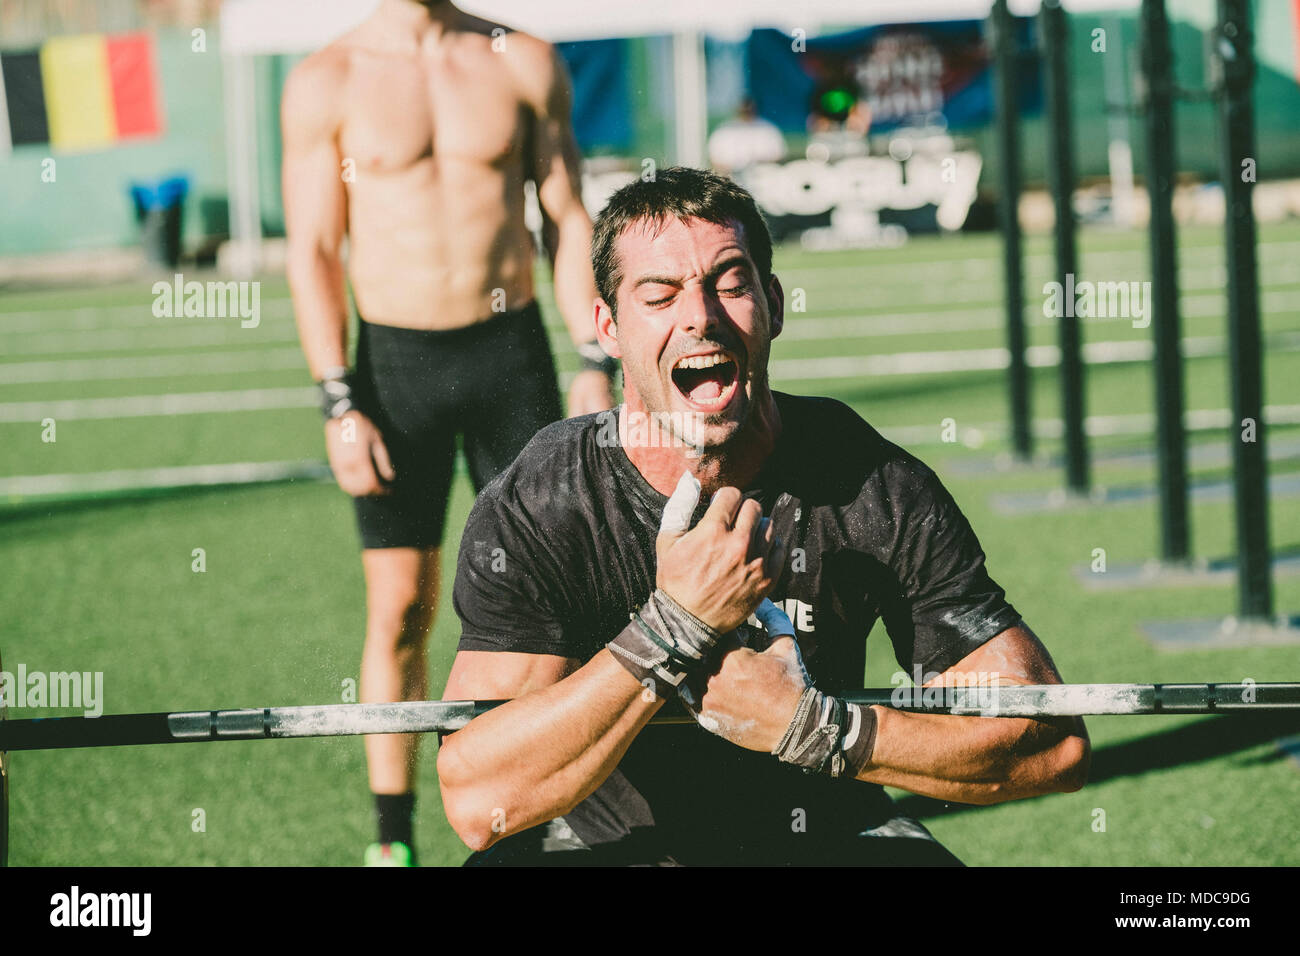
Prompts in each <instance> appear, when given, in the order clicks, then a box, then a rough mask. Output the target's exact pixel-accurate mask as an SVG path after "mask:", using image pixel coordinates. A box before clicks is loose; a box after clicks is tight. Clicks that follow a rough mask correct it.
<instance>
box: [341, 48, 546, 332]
mask: <svg viewBox="0 0 1300 956" xmlns="http://www.w3.org/2000/svg"><path fill="white" fill-rule="evenodd" d="M470 42H471V43H473V44H476V45H480V46H482V47H483V49H482V50H477V49H474V48H470V49H455V50H452V51H447V52H439V53H424V52H421V53H418V54H415V55H406V56H392V55H382V54H379V53H376V52H371V51H369V50H364V49H357V50H353V51H351V52H350V55H349V58H348V60H349V66H348V79H347V86H346V92H345V95H344V102H343V104H342V108H343V116H342V123H341V127H340V131H339V136H338V147H339V153H340V157H341V160H340V174H341V175H342V176H343V178H344V183H345V184H346V187H347V192H348V203H347V211H348V236H349V246H350V251H349V273H350V277H351V279H352V287H353V292H354V295H355V296H356V300H357V308H358V311H359V312H360V313H361V315H363V316H365V318H366V319H367V320H368V321H371V322H375V323H380V324H384V325H394V326H403V327H409V328H421V329H448V328H458V327H461V326H465V325H470V324H472V323H474V322H477V321H481V320H482V319H484V318H487V317H489V316H491V315H492V314H493V312H494V311H501V310H502V309H503V308H515V307H518V306H520V305H522V304H524V303H526V302H527V301H528V300H529V299H531V298H532V297H533V283H532V240H531V237H530V235H529V233H528V230H527V229H526V228H525V226H524V214H523V213H524V202H523V183H524V178H525V175H526V170H525V156H526V153H525V145H526V141H527V137H528V129H529V123H530V122H531V111H530V110H529V109H528V108H527V106H526V105H524V104H523V103H522V102H521V101H520V98H519V95H518V93H517V91H516V90H515V89H514V88H513V86H512V83H511V77H510V75H509V71H508V70H506V69H505V67H504V64H503V62H502V57H501V56H500V55H499V54H494V53H492V52H491V50H490V46H489V41H488V40H487V39H485V38H477V37H476V38H473V39H472V41H470ZM484 57H486V58H490V62H489V63H488V64H483V63H481V62H477V61H478V60H481V59H482V58H484ZM496 290H504V291H503V292H496ZM502 296H504V300H505V301H504V302H502V301H501V298H502Z"/></svg>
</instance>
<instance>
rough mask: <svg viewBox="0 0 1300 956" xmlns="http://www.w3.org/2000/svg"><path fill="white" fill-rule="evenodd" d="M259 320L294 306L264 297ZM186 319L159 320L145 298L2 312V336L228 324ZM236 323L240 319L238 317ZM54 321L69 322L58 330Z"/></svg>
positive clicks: (287, 311) (281, 298)
mask: <svg viewBox="0 0 1300 956" xmlns="http://www.w3.org/2000/svg"><path fill="white" fill-rule="evenodd" d="M258 314H259V316H260V317H261V320H262V321H263V322H266V321H267V320H268V319H270V320H279V319H285V318H292V317H293V304H292V303H291V302H290V301H289V298H288V296H274V297H272V296H264V297H262V298H261V299H260V305H259V313H258ZM229 318H230V317H227V318H226V319H212V320H209V319H204V318H197V317H189V318H186V317H185V316H170V317H169V316H156V315H154V314H153V298H152V296H150V297H146V298H144V299H142V300H141V302H140V303H139V304H138V305H100V306H96V305H84V306H78V307H77V308H75V309H62V308H56V307H51V308H48V309H25V310H23V311H19V312H0V334H5V335H18V334H23V333H37V332H87V331H91V330H94V329H98V328H102V327H111V328H138V327H157V326H167V325H175V324H177V323H179V322H206V321H216V322H225V321H229ZM235 318H236V319H237V317H235ZM53 319H65V320H70V321H67V322H65V323H64V324H63V326H62V327H57V326H55V325H53V324H52V320H53Z"/></svg>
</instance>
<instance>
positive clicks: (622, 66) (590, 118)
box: [556, 39, 632, 153]
mask: <svg viewBox="0 0 1300 956" xmlns="http://www.w3.org/2000/svg"><path fill="white" fill-rule="evenodd" d="M556 49H557V50H558V51H559V53H560V55H561V56H562V57H564V61H565V63H566V64H567V66H568V68H569V74H570V76H571V77H572V79H573V131H574V135H575V136H576V137H577V139H578V145H579V146H580V147H581V148H582V151H583V152H584V153H586V152H588V151H590V150H592V149H598V148H605V149H629V148H631V146H632V100H631V96H630V95H629V91H628V80H627V41H626V40H622V39H614V40H579V41H575V42H572V43H557V44H556Z"/></svg>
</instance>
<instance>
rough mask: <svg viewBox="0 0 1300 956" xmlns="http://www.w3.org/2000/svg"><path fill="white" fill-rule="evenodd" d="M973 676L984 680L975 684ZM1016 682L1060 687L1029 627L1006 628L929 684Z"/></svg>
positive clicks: (1048, 657) (1048, 658)
mask: <svg viewBox="0 0 1300 956" xmlns="http://www.w3.org/2000/svg"><path fill="white" fill-rule="evenodd" d="M976 675H983V676H984V678H985V679H983V680H978V681H975V676H976ZM973 681H974V682H977V683H988V684H996V683H1016V684H1059V683H1061V675H1060V673H1059V672H1058V671H1057V669H1056V664H1055V663H1053V661H1052V655H1051V654H1049V653H1048V652H1047V648H1046V647H1044V646H1043V642H1042V641H1040V640H1039V639H1038V635H1036V634H1035V633H1034V632H1033V631H1032V630H1030V629H1029V626H1028V625H1026V624H1024V623H1023V622H1022V623H1020V624H1017V625H1015V626H1014V627H1009V628H1007V629H1006V630H1005V631H1003V632H1002V633H1001V634H999V635H998V636H997V637H994V638H991V639H990V640H988V641H986V642H985V643H983V644H981V645H980V646H979V647H977V648H975V650H973V651H971V652H970V653H969V654H967V655H966V656H965V657H963V658H962V659H961V660H959V661H958V662H957V663H956V664H954V665H953V666H952V667H950V668H948V669H947V670H946V671H943V672H942V673H940V674H939V675H938V676H937V677H936V678H935V679H934V680H932V681H930V682H929V683H931V684H939V685H943V684H953V683H957V684H967V685H969V684H971V683H972V682H973Z"/></svg>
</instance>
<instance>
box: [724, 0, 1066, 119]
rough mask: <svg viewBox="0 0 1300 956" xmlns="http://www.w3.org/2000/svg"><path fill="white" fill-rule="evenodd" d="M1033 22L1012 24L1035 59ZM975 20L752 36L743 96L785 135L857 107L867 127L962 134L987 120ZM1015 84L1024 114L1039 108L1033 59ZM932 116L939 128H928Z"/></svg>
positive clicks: (988, 83)
mask: <svg viewBox="0 0 1300 956" xmlns="http://www.w3.org/2000/svg"><path fill="white" fill-rule="evenodd" d="M1031 30H1032V21H1031V19H1030V18H1027V17H1024V18H1019V19H1018V20H1017V31H1018V42H1019V44H1020V46H1021V49H1023V50H1026V51H1030V50H1032V46H1033V45H1032V38H1031V37H1032V35H1031ZM983 31H984V23H983V21H981V20H955V21H949V22H943V23H893V24H887V25H883V26H873V27H865V28H863V29H860V30H852V31H849V32H847V33H837V34H832V35H829V36H823V37H814V38H810V39H805V38H803V37H800V36H799V35H797V34H796V35H795V36H788V35H786V34H784V33H781V32H780V31H777V30H755V31H754V32H753V33H752V34H750V38H749V43H748V51H747V59H748V71H749V84H750V94H751V95H752V96H753V98H754V102H755V104H756V105H757V107H758V112H759V114H760V115H762V116H763V117H764V118H766V119H769V120H771V121H772V122H773V123H775V124H776V125H777V126H779V127H781V129H783V130H785V131H787V132H794V131H799V132H802V131H804V130H805V129H806V128H807V127H808V124H809V119H810V117H812V116H814V115H817V114H822V115H831V116H832V117H833V116H834V114H835V113H836V112H837V111H839V110H844V111H847V108H848V107H849V105H851V103H852V101H854V100H856V101H857V102H859V103H860V104H862V105H863V106H865V107H866V108H867V110H869V115H870V122H871V128H872V129H873V130H876V129H889V128H892V127H895V126H900V125H908V124H912V123H916V122H918V121H920V122H924V123H926V125H945V126H946V127H947V128H948V129H965V128H969V127H972V126H980V125H983V124H985V123H988V122H989V121H990V120H991V119H992V116H993V83H992V70H991V68H990V64H991V59H990V57H991V51H990V50H989V49H988V47H987V46H986V44H985V42H984V33H983ZM1021 65H1022V75H1021V77H1020V81H1019V83H1018V86H1019V89H1020V91H1021V95H1022V99H1021V109H1022V111H1023V112H1025V113H1029V112H1035V111H1038V110H1039V109H1041V103H1042V91H1041V86H1040V80H1039V68H1038V62H1037V59H1036V57H1035V56H1034V55H1033V54H1032V53H1026V55H1025V57H1024V60H1023V61H1022V64H1021ZM936 114H938V115H942V117H943V119H944V120H945V121H946V122H944V123H942V124H936V123H935V116H936Z"/></svg>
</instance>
